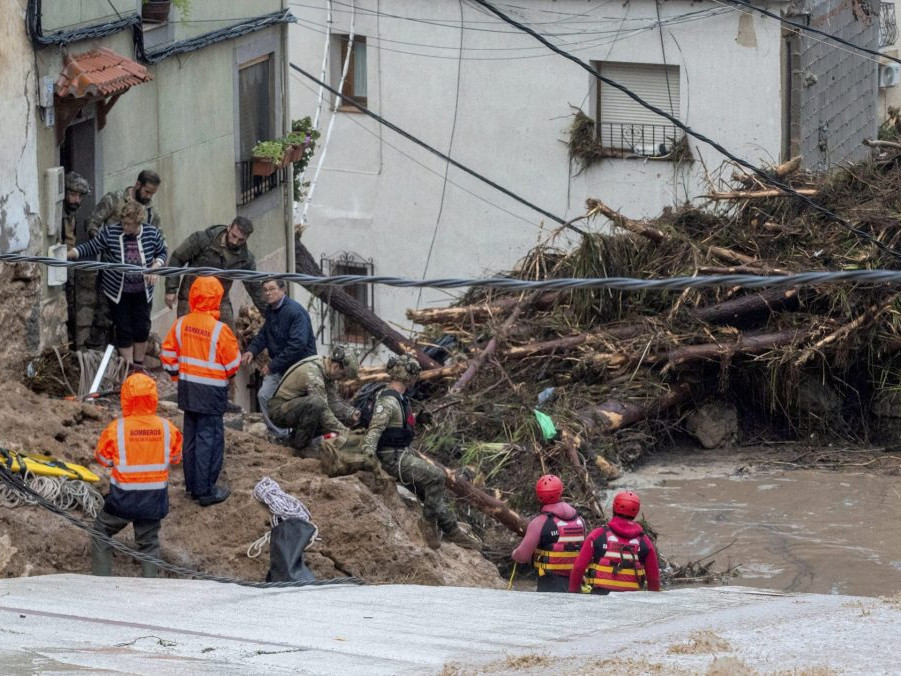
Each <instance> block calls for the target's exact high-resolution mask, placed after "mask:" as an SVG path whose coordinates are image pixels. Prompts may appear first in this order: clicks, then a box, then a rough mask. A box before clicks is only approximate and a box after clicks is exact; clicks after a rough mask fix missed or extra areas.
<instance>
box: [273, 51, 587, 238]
mask: <svg viewBox="0 0 901 676" xmlns="http://www.w3.org/2000/svg"><path fill="white" fill-rule="evenodd" d="M290 65H291V68H293V69H294V70H296V71H297V72H298V73H300V74H301V75H303V76H304V77H306V78H308V79H310V80H312V81H313V82H315V83H317V84H318V85H319V86H321V87H324V88H325V89H326V90H327V91H329V92H331V93H332V94H334V95H335V96H338V97H340V98H341V100H342V101H344V103H346V104H348V105H351V106H353V107H354V108H356V109H357V110H359V111H360V112H362V113H365V114H366V115H368V116H369V117H371V118H372V119H374V120H376V121H377V122H378V123H379V124H381V125H384V126H386V127H388V129H390V130H391V131H393V132H395V133H397V134H400V135H401V136H403V137H404V138H406V139H408V140H410V141H413V143H415V144H416V145H418V146H420V147H422V148H425V149H426V150H428V151H429V152H430V153H432V154H433V155H437V156H438V157H440V158H441V159H443V160H445V161H446V162H448V163H450V164H451V165H453V166H455V167H456V168H457V169H460V170H461V171H465V172H466V173H467V174H469V175H470V176H473V177H475V178H477V179H479V180H480V181H482V182H483V183H485V184H486V185H489V186H491V187H492V188H494V189H495V190H497V191H499V192H502V193H503V194H505V195H506V196H507V197H511V198H512V199H514V200H516V201H517V202H519V203H520V204H524V205H525V206H527V207H529V208H530V209H533V210H535V211H536V212H538V213H539V214H541V215H542V216H545V217H546V218H549V219H551V220H552V221H553V222H554V223H557V224H559V225H562V226H564V227H568V228H570V229H572V230H575V231H576V232H578V233H579V234H582V235H584V234H585V232H584V231H583V230H581V229H580V228H577V227H576V226H574V225H572V224H571V223H570V222H569V221H566V220H565V219H563V218H561V217H560V216H557V215H556V214H553V213H551V212H550V211H547V210H546V209H542V208H541V207H539V206H538V205H537V204H534V203H533V202H530V201H529V200H527V199H526V198H524V197H520V196H519V195H517V194H516V193H515V192H513V191H512V190H509V189H507V188H505V187H504V186H502V185H499V184H498V183H495V182H494V181H492V180H491V179H490V178H487V177H485V176H483V175H482V174H480V173H478V172H477V171H475V170H473V169H470V168H469V167H467V166H466V165H465V164H461V163H460V162H457V160H455V159H453V158H452V157H450V156H449V155H447V154H445V153H442V152H441V151H440V150H438V149H437V148H433V147H432V146H430V145H429V144H428V143H426V142H425V141H422V140H420V139H418V138H417V137H415V136H413V135H412V134H411V133H409V132H407V131H404V130H403V129H401V128H400V127H398V126H397V125H396V124H393V123H391V122H389V121H388V120H386V119H385V118H384V117H382V116H381V115H378V114H377V113H374V112H372V111H371V110H369V108H367V107H366V106H364V105H361V104H360V103H358V102H357V101H355V100H354V99H353V98H352V97H350V96H345V95H344V94H342V93H341V92H340V91H338V90H337V89H335V88H334V87H330V86H329V85H328V84H326V83H325V82H323V81H322V80H320V79H319V78H317V77H316V76H315V75H312V74H311V73H308V72H307V71H305V70H304V69H303V68H301V67H300V66H298V65H297V64H295V63H292V64H290Z"/></svg>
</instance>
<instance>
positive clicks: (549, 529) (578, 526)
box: [513, 474, 586, 592]
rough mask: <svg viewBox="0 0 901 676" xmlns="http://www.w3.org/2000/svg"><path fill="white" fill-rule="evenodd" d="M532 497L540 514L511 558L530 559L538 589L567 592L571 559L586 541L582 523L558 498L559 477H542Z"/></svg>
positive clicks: (561, 493) (561, 486)
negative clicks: (536, 576) (536, 577)
mask: <svg viewBox="0 0 901 676" xmlns="http://www.w3.org/2000/svg"><path fill="white" fill-rule="evenodd" d="M535 496H536V497H537V498H538V502H540V503H541V505H542V507H541V513H540V514H539V515H538V516H536V517H535V518H534V519H532V520H531V521H530V522H529V527H528V528H527V529H526V534H525V536H524V537H523V539H522V542H521V543H520V544H519V547H517V548H516V549H515V550H513V560H514V561H516V562H517V563H529V562H530V561H531V562H532V565H533V566H535V568H536V570H537V571H538V591H540V592H566V591H567V590H568V582H569V573H570V571H571V570H572V566H573V561H574V560H575V558H576V556H577V555H578V553H579V548H580V547H581V546H582V542H583V541H584V540H585V530H586V529H585V522H584V521H582V517H580V516H579V514H578V512H576V510H575V509H574V508H573V507H572V505H569V504H567V503H565V502H561V501H560V498H561V497H562V496H563V482H562V481H560V478H559V477H556V476H554V475H553V474H546V475H544V476H543V477H541V478H540V479H539V480H538V483H536V484H535Z"/></svg>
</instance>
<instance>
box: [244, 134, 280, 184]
mask: <svg viewBox="0 0 901 676" xmlns="http://www.w3.org/2000/svg"><path fill="white" fill-rule="evenodd" d="M250 155H251V157H252V159H253V175H254V176H271V175H272V174H274V173H275V172H276V171H278V170H279V169H281V168H282V167H284V166H285V165H286V164H287V159H286V155H287V153H285V145H284V144H283V143H282V142H281V141H260V142H259V143H257V144H256V145H255V146H254V147H253V150H252V151H251V152H250Z"/></svg>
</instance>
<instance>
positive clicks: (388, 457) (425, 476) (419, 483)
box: [378, 448, 457, 534]
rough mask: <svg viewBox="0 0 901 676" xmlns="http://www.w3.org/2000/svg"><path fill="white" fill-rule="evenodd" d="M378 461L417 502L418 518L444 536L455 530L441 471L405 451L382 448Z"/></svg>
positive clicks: (454, 518) (445, 480)
mask: <svg viewBox="0 0 901 676" xmlns="http://www.w3.org/2000/svg"><path fill="white" fill-rule="evenodd" d="M378 458H379V462H381V463H382V467H383V468H384V469H385V471H386V472H388V474H390V475H391V476H393V477H394V478H395V479H397V481H398V482H399V483H400V484H401V485H402V486H403V487H404V488H406V489H407V490H410V491H412V492H413V493H414V494H415V495H416V497H417V498H419V502H421V503H422V515H423V516H424V517H425V518H426V519H427V520H428V521H435V522H437V523H438V526H439V528H441V532H442V533H445V534H447V533H451V532H453V531H455V530H457V517H456V516H455V515H454V512H453V510H452V509H451V507H450V505H449V504H447V499H446V498H445V493H446V492H447V483H446V482H447V479H446V477H445V476H444V471H443V470H441V469H439V468H438V467H435V465H433V464H431V463H430V462H426V461H425V460H423V459H422V458H420V457H419V456H418V455H416V454H415V453H413V452H412V451H410V450H409V449H406V448H383V449H382V450H380V451H379V452H378Z"/></svg>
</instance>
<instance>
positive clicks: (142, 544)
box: [91, 373, 182, 577]
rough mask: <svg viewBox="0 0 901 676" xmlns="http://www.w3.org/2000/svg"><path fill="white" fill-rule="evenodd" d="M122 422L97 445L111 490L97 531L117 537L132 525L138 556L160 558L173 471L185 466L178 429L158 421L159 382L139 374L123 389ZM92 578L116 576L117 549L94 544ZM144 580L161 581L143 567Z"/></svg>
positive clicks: (148, 565)
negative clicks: (161, 532) (170, 479)
mask: <svg viewBox="0 0 901 676" xmlns="http://www.w3.org/2000/svg"><path fill="white" fill-rule="evenodd" d="M120 400H121V403H122V417H121V418H118V419H116V420H114V421H113V422H111V423H110V424H109V425H107V426H106V429H104V430H103V433H102V434H101V435H100V440H99V441H98V442H97V450H96V451H95V452H94V456H95V457H96V459H97V462H99V463H100V464H101V465H105V466H106V467H110V468H111V471H110V490H109V493H108V494H107V496H106V499H105V500H104V505H103V509H102V510H101V512H100V514H98V515H97V519H96V520H95V521H94V528H95V529H96V530H99V531H100V532H102V533H105V534H106V535H108V536H109V537H112V536H113V535H115V534H116V533H118V532H119V531H120V530H122V529H123V528H125V526H127V525H128V524H129V523H130V524H132V525H133V527H134V532H135V545H136V547H137V549H138V551H140V552H143V553H145V554H150V555H151V556H155V557H157V558H159V555H160V539H159V532H160V522H161V521H162V519H163V517H165V516H166V514H167V513H168V512H169V494H168V492H167V490H166V486H167V483H168V481H169V465H170V464H171V465H176V464H178V463H179V462H181V442H182V436H181V432H179V431H178V428H177V427H176V426H175V425H173V424H172V423H171V422H169V421H168V420H164V419H163V418H160V417H159V416H158V415H156V405H157V401H158V396H157V390H156V382H154V380H153V379H152V378H150V377H149V376H146V375H144V374H143V373H134V374H132V375H130V376H128V378H126V379H125V382H124V383H122V392H121V394H120ZM91 572H92V573H93V574H94V575H112V573H113V554H112V548H111V547H110V545H109V544H107V543H106V542H102V541H100V540H98V539H96V538H95V539H94V540H93V541H92V543H91ZM141 572H142V574H143V575H144V577H156V573H157V569H156V566H154V565H153V564H152V563H149V562H147V561H142V562H141Z"/></svg>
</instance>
